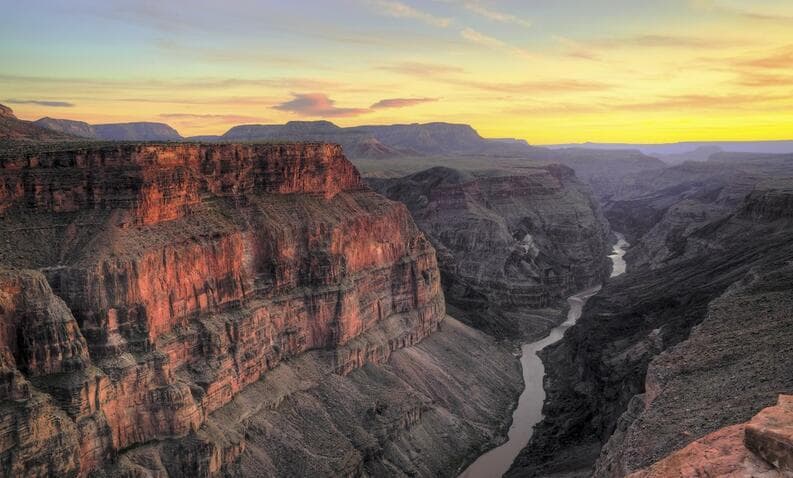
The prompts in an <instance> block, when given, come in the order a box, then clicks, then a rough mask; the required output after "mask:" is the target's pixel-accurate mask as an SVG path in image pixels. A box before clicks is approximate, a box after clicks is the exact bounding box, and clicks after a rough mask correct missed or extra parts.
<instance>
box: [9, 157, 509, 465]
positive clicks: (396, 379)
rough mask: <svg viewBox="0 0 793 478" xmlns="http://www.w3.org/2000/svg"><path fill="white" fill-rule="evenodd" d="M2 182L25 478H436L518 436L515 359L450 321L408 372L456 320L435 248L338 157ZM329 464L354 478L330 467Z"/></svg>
mask: <svg viewBox="0 0 793 478" xmlns="http://www.w3.org/2000/svg"><path fill="white" fill-rule="evenodd" d="M0 167H1V168H2V169H0V214H2V237H3V240H2V241H0V264H2V273H0V315H1V316H2V323H3V329H2V330H1V331H0V360H2V363H0V366H1V367H2V370H3V374H2V383H1V384H0V393H2V399H3V400H2V402H0V423H2V428H0V443H3V447H2V449H1V450H0V464H1V465H2V467H3V472H4V473H6V474H8V475H14V476H52V475H58V476H86V475H88V474H90V473H93V472H98V471H100V470H104V469H107V467H112V466H118V467H121V469H123V470H133V471H132V472H131V473H133V476H140V475H139V474H138V473H139V471H140V470H142V469H146V470H157V471H162V470H167V473H168V474H170V475H172V476H191V477H195V476H210V475H213V474H216V473H223V474H227V473H235V471H234V470H238V471H239V470H241V471H242V472H246V470H247V472H251V470H252V469H253V468H247V467H249V466H250V467H263V468H264V469H267V470H270V471H272V472H273V473H277V474H292V472H293V471H295V470H296V469H297V468H295V467H300V466H304V467H311V469H313V470H315V471H316V472H317V473H319V474H324V473H328V474H332V475H335V474H337V473H341V472H345V471H354V470H363V469H372V470H384V469H386V468H388V467H404V468H405V469H407V467H408V465H407V463H408V462H412V463H418V462H419V461H421V460H425V464H424V465H421V466H419V465H415V466H416V468H415V469H416V470H417V471H418V473H419V474H423V475H426V476H429V475H435V474H449V472H450V470H453V469H456V467H458V466H460V464H462V463H463V462H464V461H465V460H466V459H467V457H468V456H469V455H470V454H471V451H472V449H478V448H479V447H483V446H485V445H486V443H487V442H488V441H490V440H493V439H495V438H497V435H498V431H499V429H500V426H501V425H502V420H504V419H506V418H507V416H508V414H509V413H508V410H509V407H510V405H511V402H512V400H513V397H514V396H515V395H517V390H513V389H514V388H515V385H516V384H519V381H520V379H519V377H520V373H519V370H517V367H516V365H515V361H514V359H513V358H512V357H510V356H509V355H508V354H505V353H503V352H499V351H498V350H496V349H495V348H494V347H493V345H492V344H491V343H490V342H489V341H488V339H486V338H485V337H484V336H482V335H479V334H476V333H474V332H472V331H470V330H467V329H465V328H464V327H462V326H458V325H457V324H455V323H453V322H450V325H449V327H448V328H449V329H450V330H449V331H448V332H445V333H447V335H444V336H440V337H439V338H437V339H434V340H435V342H432V343H434V344H436V345H435V346H434V348H433V346H432V345H431V344H432V343H430V344H428V345H427V348H417V349H415V350H413V349H411V350H412V351H410V352H408V351H405V352H404V353H403V354H400V355H399V356H398V357H393V358H392V354H393V352H395V351H397V350H400V349H403V348H405V347H408V346H411V345H416V344H418V343H419V342H420V341H422V340H423V339H425V338H426V337H428V336H429V335H430V334H432V333H433V332H434V331H436V330H437V329H438V327H439V325H440V323H441V321H442V319H443V318H444V315H445V314H444V300H443V294H442V291H441V287H440V280H439V272H438V269H437V264H436V259H435V254H434V250H433V248H432V246H431V244H430V243H429V241H427V240H426V239H425V238H424V236H423V234H422V233H421V232H420V231H419V230H418V229H417V228H416V226H415V224H414V223H413V221H412V220H411V218H410V215H409V213H408V211H407V210H406V208H405V207H404V206H402V205H400V204H398V203H395V202H392V201H389V200H387V199H385V198H383V197H381V196H379V195H377V194H375V193H374V192H372V191H370V190H368V189H366V188H365V187H364V186H363V185H362V183H361V181H360V177H359V175H358V173H357V171H356V170H355V169H354V167H353V166H352V165H351V164H350V163H349V162H348V161H347V160H346V159H345V158H344V157H343V155H342V154H341V150H340V148H339V147H337V146H330V145H319V144H304V145H248V146H239V145H215V146H200V145H113V146H102V147H92V148H89V149H74V148H72V149H69V148H66V149H60V148H43V149H41V150H40V151H38V150H36V148H31V149H27V150H25V152H18V151H4V152H2V153H0ZM444 337H445V338H444ZM455 341H460V342H461V343H466V344H467V345H466V348H465V349H460V350H451V348H452V344H453V342H455ZM477 350H478V352H476V351H477ZM311 351H314V352H311ZM471 351H474V352H473V353H472V352H471ZM307 352H311V353H310V354H309V355H305V354H306V353H307ZM436 353H437V356H436V355H433V354H436ZM287 359H291V360H292V362H290V364H289V366H280V365H281V364H282V363H283V362H284V361H285V360H287ZM301 364H302V365H301ZM480 365H481V367H482V368H481V369H478V370H477V367H478V366H480ZM362 368H363V369H362ZM460 370H465V371H466V372H467V373H468V377H467V378H454V377H457V376H458V375H465V374H463V373H462V372H460ZM262 379H263V381H261V380H262ZM251 387H254V388H253V389H251ZM491 387H496V388H495V390H497V391H498V393H497V394H494V393H493V391H492V390H491ZM249 390H252V391H249ZM356 390H357V391H356ZM472 390H477V391H478V394H479V395H481V397H482V398H481V399H479V400H480V401H479V402H477V403H476V404H472V405H463V404H462V403H461V402H462V399H463V397H464V398H465V399H466V400H470V398H471V395H472V394H471V391H472ZM504 392H506V393H504ZM377 397H379V398H377ZM235 403H236V405H235ZM241 403H249V404H250V405H245V406H240V404H241ZM257 410H261V411H262V413H261V414H258V413H254V412H256V411H257ZM323 410H324V411H325V412H323ZM323 417H324V418H323ZM268 423H269V424H270V425H268ZM318 423H322V424H323V425H322V426H318V425H317V424H318ZM331 424H334V425H333V427H336V429H337V430H338V431H337V432H333V431H332V430H333V427H331ZM271 425H272V426H271ZM345 427H346V428H345ZM441 429H444V430H445V431H441ZM299 430H300V431H299ZM334 433H336V435H344V437H347V439H348V441H347V442H344V443H343V442H342V441H339V442H338V444H337V445H334V443H335V442H336V441H335V440H336V438H338V436H336V435H334ZM422 433H425V434H424V435H422ZM444 433H446V434H449V435H456V436H455V438H454V439H453V440H451V442H450V443H452V445H450V446H451V448H450V449H449V450H447V451H448V452H449V454H448V455H444V456H443V457H442V458H441V457H437V458H433V457H432V455H434V454H435V450H434V449H435V448H436V447H438V446H442V445H441V444H440V441H441V440H440V438H441V437H442V434H444ZM411 434H416V437H415V438H411V439H410V440H407V437H410V436H412V435H411ZM310 435H311V436H310ZM276 436H280V437H281V438H279V440H282V441H281V445H283V447H284V448H277V447H274V446H273V443H275V442H277V440H275V439H274V437H276ZM331 437H332V438H333V440H330V441H329V440H327V438H331ZM403 439H404V442H400V440H403ZM290 440H296V441H295V442H290ZM290 443H291V444H290ZM345 443H346V444H345ZM411 443H418V444H421V445H422V446H423V447H421V448H420V447H419V446H418V445H416V448H415V449H414V448H411V447H412V446H414V445H411ZM279 446H280V445H279ZM328 446H331V447H332V448H333V449H334V450H337V451H338V452H339V457H340V458H339V459H340V460H343V463H341V462H333V461H332V460H331V461H332V463H331V464H330V465H328V466H324V465H321V464H319V462H313V461H312V459H311V458H310V457H320V456H327V455H328V452H327V447H328ZM290 447H297V448H299V449H297V448H296V449H294V450H293V451H290V450H292V448H290ZM301 447H302V448H301ZM401 453H406V455H404V456H403V455H401ZM401 456H402V457H403V464H399V463H397V461H398V458H399V457H401ZM315 459H316V460H320V459H319V458H315ZM320 461H321V460H320ZM312 463H313V464H312ZM389 469H391V468H389ZM394 469H396V468H394ZM135 470H138V471H135ZM392 471H393V470H392ZM109 473H110V474H111V475H113V476H116V475H114V474H113V473H112V472H109ZM144 476H148V475H146V474H145V473H144Z"/></svg>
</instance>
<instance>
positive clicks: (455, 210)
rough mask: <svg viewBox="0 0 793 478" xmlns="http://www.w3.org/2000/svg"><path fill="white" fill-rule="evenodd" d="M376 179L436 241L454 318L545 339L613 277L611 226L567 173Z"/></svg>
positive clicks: (446, 172)
mask: <svg viewBox="0 0 793 478" xmlns="http://www.w3.org/2000/svg"><path fill="white" fill-rule="evenodd" d="M369 183H370V184H372V185H373V187H375V189H377V190H378V191H380V192H382V193H383V194H385V195H386V196H388V197H390V198H392V199H395V200H399V201H402V202H404V203H405V204H407V206H408V208H409V209H410V211H411V213H412V214H413V217H414V218H415V220H416V222H417V223H418V225H419V227H420V228H421V229H422V230H423V231H424V232H425V233H426V234H427V236H428V237H429V238H430V240H431V241H432V243H433V245H434V246H435V248H436V250H437V251H438V258H439V264H440V267H441V271H442V274H441V277H442V280H443V287H444V291H445V294H446V300H447V302H448V304H449V306H450V308H451V309H450V310H452V315H454V316H455V317H458V318H461V319H462V320H465V321H466V322H467V323H469V324H472V325H473V326H475V327H477V328H480V329H482V330H484V331H486V332H488V333H490V334H491V335H494V336H497V337H502V338H510V339H519V340H521V341H526V340H529V339H532V338H539V337H542V336H543V335H545V334H546V333H547V331H548V330H549V329H550V328H552V327H553V325H554V324H555V322H556V321H558V318H559V317H561V315H560V314H558V312H556V311H554V310H553V309H554V308H558V307H560V303H561V300H562V299H563V298H564V297H566V296H568V295H570V294H571V293H573V292H575V291H579V290H583V289H585V288H588V287H591V286H593V285H596V284H599V283H600V282H601V281H602V280H603V279H604V278H605V277H607V276H608V272H609V267H610V261H609V260H608V258H607V250H608V247H607V243H608V241H609V237H608V236H609V234H610V233H609V230H608V225H607V224H606V221H605V219H604V218H603V216H602V214H601V212H600V208H599V206H598V205H597V203H596V202H595V201H594V199H593V198H592V196H591V192H590V191H589V189H588V188H587V187H586V186H584V185H583V184H582V183H580V182H579V181H578V180H577V179H576V178H575V176H574V174H573V171H572V170H570V169H569V168H567V167H564V166H558V165H553V166H547V167H536V168H523V170H522V171H520V172H516V171H470V172H464V171H459V170H454V169H449V168H441V167H437V168H432V169H428V170H426V171H422V172H419V173H415V174H412V175H410V176H406V177H404V178H401V179H371V180H369Z"/></svg>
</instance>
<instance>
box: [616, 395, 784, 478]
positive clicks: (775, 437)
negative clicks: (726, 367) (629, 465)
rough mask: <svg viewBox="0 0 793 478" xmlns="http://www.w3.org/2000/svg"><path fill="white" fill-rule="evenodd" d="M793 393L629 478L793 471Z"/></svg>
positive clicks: (774, 476)
mask: <svg viewBox="0 0 793 478" xmlns="http://www.w3.org/2000/svg"><path fill="white" fill-rule="evenodd" d="M791 437H793V407H791V396H789V395H782V396H780V397H779V404H778V405H777V406H774V407H769V408H766V409H764V410H762V411H761V412H760V413H758V414H757V415H755V416H754V417H753V418H752V419H751V420H750V421H749V422H748V423H745V424H740V425H732V426H729V427H726V428H723V429H721V430H718V431H715V432H713V433H711V434H709V435H707V436H705V437H703V438H700V439H698V440H696V441H695V442H693V443H691V444H690V445H688V446H686V447H685V448H683V449H682V450H679V451H676V452H674V453H672V454H671V455H670V456H668V457H666V458H664V459H663V460H661V461H659V462H658V463H655V464H654V465H652V466H651V467H649V468H646V469H643V470H640V471H637V472H635V473H631V474H630V475H629V478H661V477H664V478H667V477H681V478H682V477H687V476H735V477H746V478H749V477H755V476H763V477H767V478H784V477H788V476H791V475H792V474H793V440H791Z"/></svg>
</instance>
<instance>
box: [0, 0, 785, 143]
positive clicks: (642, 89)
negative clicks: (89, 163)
mask: <svg viewBox="0 0 793 478" xmlns="http://www.w3.org/2000/svg"><path fill="white" fill-rule="evenodd" d="M0 11H1V12H2V15H0V103H3V104H7V105H8V106H10V107H11V108H13V109H14V110H15V112H16V113H17V116H19V117H20V118H23V119H38V118H40V117H42V116H51V117H55V118H70V119H78V120H83V121H87V122H90V123H103V122H123V121H144V120H145V121H160V122H166V123H169V124H171V125H172V126H174V127H175V128H176V129H177V130H179V132H180V133H182V134H183V135H195V134H221V133H223V132H225V131H226V130H227V129H228V128H229V127H230V126H233V125H236V124H249V123H282V122H285V121H289V120H294V119H301V120H302V119H328V120H331V121H333V122H335V123H337V124H340V125H345V126H347V125H358V124H389V123H405V122H410V123H412V122H430V121H447V122H457V123H469V124H471V125H473V126H474V127H475V128H476V129H477V130H479V132H480V133H482V134H483V135H484V136H487V137H517V138H523V139H526V140H528V141H529V142H531V143H534V144H549V143H560V142H580V141H609V142H612V141H620V142H669V141H681V140H694V139H713V140H729V139H736V140H740V139H752V140H755V139H791V138H793V1H790V0H757V1H749V0H744V1H739V0H644V1H636V0H610V1H605V0H589V1H582V0H553V1H552V0H546V1H538V0H501V1H497V0H420V1H419V0H398V1H397V0H321V1H320V0H313V1H310V0H290V1H283V0H279V1H267V0H259V1H254V0H227V1H223V2H220V1H187V0H170V1H166V0H158V1H113V0H68V1H67V0H63V1H55V0H51V1H42V0H25V1H19V0H13V1H11V0H0Z"/></svg>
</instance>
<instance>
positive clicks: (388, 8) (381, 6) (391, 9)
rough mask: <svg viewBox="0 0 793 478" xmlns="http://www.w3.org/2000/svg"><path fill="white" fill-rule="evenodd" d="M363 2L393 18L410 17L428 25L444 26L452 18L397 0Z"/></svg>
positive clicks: (449, 22) (364, 0)
mask: <svg viewBox="0 0 793 478" xmlns="http://www.w3.org/2000/svg"><path fill="white" fill-rule="evenodd" d="M362 1H363V3H365V4H367V5H369V6H370V7H371V8H372V9H373V10H375V11H377V12H378V13H381V14H383V15H387V16H390V17H395V18H410V19H413V20H418V21H421V22H424V23H426V24H428V25H431V26H434V27H439V28H446V27H448V26H449V25H450V24H451V22H452V20H451V19H450V18H444V17H439V16H436V15H433V14H431V13H428V12H425V11H423V10H419V9H417V8H414V7H412V6H410V5H408V4H406V3H403V2H400V1H397V0H362Z"/></svg>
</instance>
